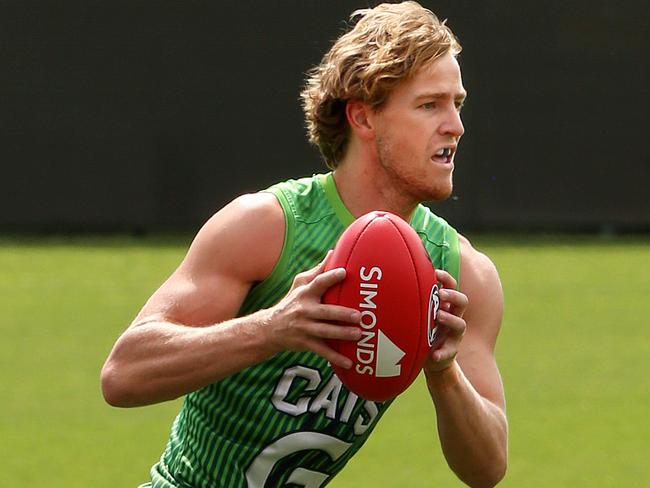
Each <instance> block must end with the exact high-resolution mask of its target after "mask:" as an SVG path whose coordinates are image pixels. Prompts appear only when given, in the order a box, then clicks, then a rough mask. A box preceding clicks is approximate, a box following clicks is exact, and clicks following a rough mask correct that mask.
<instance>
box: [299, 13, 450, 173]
mask: <svg viewBox="0 0 650 488" xmlns="http://www.w3.org/2000/svg"><path fill="white" fill-rule="evenodd" d="M350 22H351V24H352V25H353V26H354V27H353V28H352V30H350V31H349V32H347V33H345V34H343V35H342V36H341V37H339V39H338V40H337V41H336V42H335V43H334V45H333V46H332V47H331V49H330V50H329V51H328V52H327V53H326V54H325V56H323V59H322V60H321V63H320V64H319V65H318V66H316V67H314V68H312V69H311V70H310V71H309V72H308V73H307V80H306V82H305V86H304V88H303V90H302V92H301V94H300V97H301V99H302V107H303V110H304V112H305V120H306V123H307V132H308V136H309V141H310V142H311V143H313V144H315V145H316V146H318V148H319V149H320V152H321V154H322V155H323V158H324V159H325V162H326V164H327V166H328V167H330V168H332V169H334V168H336V166H337V165H338V164H339V162H340V161H341V159H342V158H343V156H344V154H345V150H346V148H347V142H348V137H349V127H348V122H347V119H346V116H345V107H346V104H347V101H348V100H353V99H356V100H362V101H364V102H366V103H368V104H369V105H370V106H371V107H373V108H374V109H378V108H380V107H381V105H382V104H383V103H384V101H385V100H386V98H387V96H388V94H389V93H390V92H391V90H392V89H393V88H394V87H395V86H396V85H397V84H398V83H400V82H401V81H402V80H405V79H408V78H409V77H411V76H413V75H414V74H415V73H416V72H417V71H418V70H419V69H420V68H421V67H422V66H423V65H425V64H427V63H429V62H430V61H433V60H434V59H436V58H438V57H440V56H443V55H444V54H446V53H448V52H451V53H452V54H453V55H454V56H456V55H458V53H460V51H461V45H460V43H459V42H458V39H456V37H455V36H454V34H453V33H452V31H451V30H450V29H449V27H447V26H446V25H445V22H440V20H438V18H437V17H436V16H435V15H434V14H433V12H431V11H430V10H428V9H426V8H424V7H422V6H421V5H420V4H418V3H416V2H412V1H408V2H403V3H398V4H389V3H383V4H381V5H378V6H376V7H374V8H371V9H361V10H356V11H354V12H353V13H352V15H351V16H350Z"/></svg>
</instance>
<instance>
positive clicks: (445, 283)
mask: <svg viewBox="0 0 650 488" xmlns="http://www.w3.org/2000/svg"><path fill="white" fill-rule="evenodd" d="M436 277H437V278H438V281H439V282H440V284H441V285H442V287H443V288H451V289H452V290H455V289H456V287H457V286H458V283H457V282H456V278H454V277H453V276H452V275H450V274H449V273H447V272H446V271H445V270H444V269H437V270H436Z"/></svg>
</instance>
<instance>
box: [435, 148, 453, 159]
mask: <svg viewBox="0 0 650 488" xmlns="http://www.w3.org/2000/svg"><path fill="white" fill-rule="evenodd" d="M450 154H451V149H449V148H448V147H444V148H442V149H440V150H439V151H438V152H437V153H436V156H444V157H447V156H449V155H450Z"/></svg>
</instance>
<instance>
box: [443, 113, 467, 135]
mask: <svg viewBox="0 0 650 488" xmlns="http://www.w3.org/2000/svg"><path fill="white" fill-rule="evenodd" d="M440 132H441V134H442V135H451V136H453V137H455V138H460V136H462V135H463V134H464V133H465V127H464V126H463V121H462V120H461V118H460V112H459V111H458V110H456V107H453V108H452V109H450V110H449V112H448V115H447V117H446V118H445V120H444V121H443V123H442V124H440Z"/></svg>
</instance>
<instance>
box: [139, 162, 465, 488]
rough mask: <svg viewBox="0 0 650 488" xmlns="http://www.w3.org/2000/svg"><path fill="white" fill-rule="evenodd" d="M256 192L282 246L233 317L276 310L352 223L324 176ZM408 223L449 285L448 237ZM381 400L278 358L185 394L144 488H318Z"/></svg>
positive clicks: (318, 362)
mask: <svg viewBox="0 0 650 488" xmlns="http://www.w3.org/2000/svg"><path fill="white" fill-rule="evenodd" d="M266 191H268V192H271V193H273V194H274V195H275V196H276V197H277V199H278V201H279V202H280V204H281V206H282V208H283V210H284V214H285V221H286V231H285V239H284V246H283V250H282V254H281V256H280V259H279V261H278V263H277V264H276V266H275V268H274V269H273V271H272V273H271V275H270V276H269V277H268V278H267V279H266V280H265V281H263V282H261V283H259V284H257V285H256V286H254V287H253V288H252V289H251V291H250V292H249V294H248V295H247V297H246V299H245V300H244V303H243V304H242V306H241V309H240V311H239V315H247V314H250V313H252V312H254V311H256V310H259V309H262V308H268V307H270V306H272V305H274V304H275V303H277V302H278V301H279V300H280V299H281V298H282V297H283V296H284V295H285V294H286V293H287V292H288V291H289V289H290V287H291V284H292V282H293V278H294V276H295V275H296V274H298V273H300V272H302V271H304V270H307V269H309V268H312V267H314V266H315V265H316V264H317V263H319V262H320V261H321V260H322V259H323V258H324V257H325V255H326V253H327V251H328V250H329V249H331V248H333V247H334V245H335V244H336V241H337V240H338V238H339V236H340V235H341V233H342V232H343V230H344V229H345V228H346V227H347V226H348V225H349V224H350V223H352V221H353V220H354V218H353V216H352V215H351V214H350V212H349V211H348V210H347V209H346V208H345V206H344V205H343V202H342V201H341V199H340V197H339V195H338V192H337V190H336V186H335V184H334V180H333V178H332V175H331V173H329V174H327V175H315V176H313V177H311V178H303V179H300V180H291V181H287V182H283V183H279V184H277V185H275V186H272V187H271V188H269V189H268V190H266ZM410 224H411V226H412V227H413V228H414V229H415V230H416V231H417V233H418V234H419V235H420V237H421V238H422V242H423V243H424V245H425V247H426V249H427V251H428V252H429V255H430V256H431V260H432V262H433V264H434V266H435V267H436V268H439V269H445V270H447V271H449V272H450V273H451V274H452V275H454V276H455V277H456V279H458V275H459V268H460V252H459V243H458V235H457V233H456V231H455V230H454V229H453V228H451V227H450V226H449V225H448V224H447V223H446V222H445V221H444V220H442V219H441V218H439V217H437V216H435V215H434V214H433V213H431V211H430V210H429V209H428V208H426V207H424V206H422V205H420V206H418V207H417V209H416V210H415V212H414V213H413V216H412V218H411V221H410ZM215 360H218V358H215ZM390 403H391V402H390V401H386V402H372V401H367V400H364V399H363V398H359V397H358V396H357V395H355V394H354V393H352V392H350V391H349V390H347V389H346V388H345V386H343V385H342V384H341V381H340V380H339V379H338V377H337V376H336V375H334V374H333V372H332V369H331V367H330V365H329V364H328V362H327V361H326V360H325V359H323V358H322V357H320V356H317V355H316V354H314V353H311V352H291V351H286V352H282V353H278V354H276V355H275V356H273V357H271V358H270V359H268V360H267V361H265V362H264V363H261V364H259V365H256V366H252V367H249V368H247V369H244V370H242V371H240V372H239V373H237V374H234V375H232V376H229V377H228V378H225V379H223V380H221V381H218V382H216V383H213V384H211V385H208V386H206V387H204V388H202V389H200V390H198V391H195V392H193V393H190V394H189V395H187V397H186V399H185V402H184V404H183V407H182V409H181V411H180V413H179V415H178V417H177V418H176V420H175V421H174V424H173V426H172V431H171V435H170V439H169V442H168V445H167V448H166V450H165V452H164V454H163V456H162V458H161V459H160V461H159V462H158V463H157V464H156V465H155V466H154V467H153V468H152V470H151V476H152V486H153V487H154V488H170V487H194V488H199V487H206V488H207V487H228V488H233V487H250V488H257V487H260V488H261V487H279V486H285V485H289V486H306V487H318V486H323V485H325V484H326V483H327V482H328V481H329V480H330V479H331V478H332V477H333V476H334V475H335V474H336V473H337V472H338V471H340V470H341V469H342V468H343V466H344V465H345V463H346V462H347V461H348V460H349V459H350V458H351V457H352V456H353V455H354V453H356V452H357V450H358V449H359V448H360V447H361V445H362V444H363V443H364V441H365V440H366V438H367V437H368V435H369V434H370V432H371V431H372V429H373V428H374V426H375V424H376V423H377V421H378V420H379V418H380V417H381V416H382V414H383V413H384V412H385V411H386V409H387V408H388V406H389V405H390Z"/></svg>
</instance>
